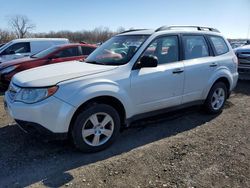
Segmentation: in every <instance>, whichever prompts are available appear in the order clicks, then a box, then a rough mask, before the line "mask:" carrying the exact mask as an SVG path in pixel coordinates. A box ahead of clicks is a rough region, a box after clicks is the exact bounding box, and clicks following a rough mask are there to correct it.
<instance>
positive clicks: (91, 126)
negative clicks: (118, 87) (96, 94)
mask: <svg viewBox="0 0 250 188" xmlns="http://www.w3.org/2000/svg"><path fill="white" fill-rule="evenodd" d="M120 126H121V122H120V117H119V114H118V113H117V111H116V110H115V109H114V108H113V107H112V106H109V105H106V104H93V105H91V106H90V107H89V108H87V109H86V110H84V111H83V112H81V113H80V114H79V115H78V116H77V118H76V121H75V123H74V125H73V128H72V132H71V135H72V139H73V143H74V145H75V147H76V148H77V149H79V150H81V151H82V152H87V153H91V152H97V151H101V150H103V149H105V148H107V147H109V146H110V145H111V144H112V143H113V142H114V141H115V139H116V138H117V136H118V135H119V132H120Z"/></svg>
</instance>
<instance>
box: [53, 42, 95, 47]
mask: <svg viewBox="0 0 250 188" xmlns="http://www.w3.org/2000/svg"><path fill="white" fill-rule="evenodd" d="M56 46H57V47H60V48H63V47H74V46H88V47H94V48H96V45H94V44H82V43H68V44H60V45H56Z"/></svg>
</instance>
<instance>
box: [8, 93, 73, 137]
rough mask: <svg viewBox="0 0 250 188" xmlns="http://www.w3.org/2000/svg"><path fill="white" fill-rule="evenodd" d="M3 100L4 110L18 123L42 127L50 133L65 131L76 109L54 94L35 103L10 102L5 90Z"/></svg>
mask: <svg viewBox="0 0 250 188" xmlns="http://www.w3.org/2000/svg"><path fill="white" fill-rule="evenodd" d="M4 101H5V102H4V103H5V109H6V111H7V112H8V114H9V115H10V116H11V117H12V118H13V119H15V120H16V122H17V123H18V124H19V125H31V124H32V127H35V128H38V127H43V128H44V129H46V130H48V131H49V132H51V133H67V132H68V129H69V125H70V121H71V118H72V117H73V114H74V112H75V110H76V109H75V108H74V107H73V106H71V105H69V104H67V103H65V102H63V101H61V100H60V99H58V98H56V97H54V96H51V97H49V98H47V99H45V100H43V101H41V102H38V103H35V104H25V103H22V102H12V101H11V99H10V97H9V96H8V92H6V93H5V97H4ZM24 122H25V123H24ZM29 127H30V126H29Z"/></svg>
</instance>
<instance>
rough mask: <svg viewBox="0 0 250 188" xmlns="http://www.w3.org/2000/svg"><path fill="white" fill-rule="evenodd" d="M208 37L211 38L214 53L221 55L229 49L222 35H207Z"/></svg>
mask: <svg viewBox="0 0 250 188" xmlns="http://www.w3.org/2000/svg"><path fill="white" fill-rule="evenodd" d="M209 39H210V40H211V42H212V45H213V46H214V49H215V52H216V55H222V54H225V53H227V52H228V51H229V49H228V46H227V44H226V42H225V40H224V39H223V38H222V37H219V36H209Z"/></svg>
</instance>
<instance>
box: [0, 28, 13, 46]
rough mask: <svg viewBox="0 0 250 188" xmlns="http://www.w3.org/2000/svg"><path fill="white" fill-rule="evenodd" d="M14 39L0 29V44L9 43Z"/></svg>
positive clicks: (10, 34)
mask: <svg viewBox="0 0 250 188" xmlns="http://www.w3.org/2000/svg"><path fill="white" fill-rule="evenodd" d="M14 38H15V35H14V34H13V33H12V32H10V31H7V30H3V29H0V44H1V43H6V42H9V41H10V40H13V39H14Z"/></svg>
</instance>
